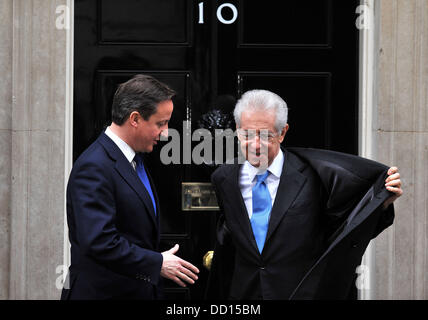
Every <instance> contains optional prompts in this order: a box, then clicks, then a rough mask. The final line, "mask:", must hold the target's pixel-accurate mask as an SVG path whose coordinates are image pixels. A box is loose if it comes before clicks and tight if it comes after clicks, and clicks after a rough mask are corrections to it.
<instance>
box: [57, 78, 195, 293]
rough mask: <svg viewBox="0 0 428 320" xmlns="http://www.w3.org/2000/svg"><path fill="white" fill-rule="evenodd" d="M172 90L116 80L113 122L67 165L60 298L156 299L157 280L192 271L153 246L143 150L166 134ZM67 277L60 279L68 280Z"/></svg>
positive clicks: (155, 203) (152, 200) (151, 191)
mask: <svg viewBox="0 0 428 320" xmlns="http://www.w3.org/2000/svg"><path fill="white" fill-rule="evenodd" d="M174 94H175V92H174V91H173V90H171V89H170V88H169V87H168V86H166V85H165V84H163V83H161V82H159V81H158V80H156V79H154V78H153V77H150V76H146V75H137V76H135V77H134V78H132V79H131V80H129V81H127V82H125V83H123V84H121V85H120V86H119V88H118V90H117V91H116V93H115V96H114V99H113V105H112V124H111V125H110V126H109V127H108V128H107V129H106V131H105V132H103V133H102V134H101V135H100V136H99V138H98V139H97V140H96V141H95V142H94V143H93V144H92V145H91V146H89V148H88V149H87V150H85V152H83V153H82V155H81V156H80V157H79V158H78V159H77V161H76V162H75V164H74V167H73V170H72V172H71V175H70V179H69V182H68V187H67V221H68V228H69V239H70V243H71V266H70V268H69V274H68V277H69V279H68V281H67V282H68V288H64V289H63V291H62V295H61V299H63V300H66V299H160V298H162V289H161V288H162V285H161V283H162V279H161V277H163V278H168V279H171V280H173V281H175V282H176V283H177V284H179V285H180V286H186V284H185V283H190V284H193V283H194V282H195V281H196V280H197V278H198V277H197V275H196V273H198V272H199V270H198V269H197V268H196V267H195V266H193V265H192V264H190V263H189V262H187V261H185V260H183V259H181V258H179V257H178V256H176V255H175V253H176V252H177V251H178V245H175V246H174V247H173V248H171V249H170V250H168V251H165V252H162V253H160V252H158V248H159V214H160V212H159V211H160V210H159V200H158V197H157V195H156V191H155V187H154V184H153V181H152V179H151V177H150V174H149V173H148V172H147V170H146V169H145V167H144V156H143V153H147V152H151V151H152V150H153V146H154V145H155V144H157V141H158V140H159V138H160V135H161V134H162V135H164V134H167V130H168V122H169V120H170V118H171V114H172V111H173V103H172V100H171V99H172V97H173V96H174ZM67 282H66V283H67Z"/></svg>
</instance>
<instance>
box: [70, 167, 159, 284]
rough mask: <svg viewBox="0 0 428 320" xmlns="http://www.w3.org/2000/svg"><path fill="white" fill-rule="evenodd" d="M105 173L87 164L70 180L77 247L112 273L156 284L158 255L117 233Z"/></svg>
mask: <svg viewBox="0 0 428 320" xmlns="http://www.w3.org/2000/svg"><path fill="white" fill-rule="evenodd" d="M106 172H108V168H106V167H105V166H104V167H103V165H102V164H99V163H93V162H92V163H91V162H87V163H84V164H82V165H79V166H78V168H77V169H76V171H75V172H74V174H73V175H72V177H71V178H70V182H69V186H68V195H69V200H70V202H71V204H70V206H71V208H72V209H71V210H72V213H71V212H70V213H71V214H72V219H73V222H74V224H73V225H74V229H75V230H73V232H74V233H75V237H76V240H77V242H78V244H79V247H80V249H81V250H82V253H83V254H85V255H86V256H89V257H90V258H92V259H94V260H95V261H97V262H98V263H100V264H102V265H103V266H105V267H106V268H108V269H110V270H112V271H114V272H116V273H119V274H122V275H125V276H128V277H132V278H134V279H135V278H137V279H140V278H142V277H146V278H147V277H150V279H151V280H150V282H152V283H153V284H157V283H158V280H159V275H160V269H161V266H162V261H163V258H162V254H160V253H159V252H155V251H152V250H148V249H144V248H141V247H139V246H137V245H136V244H134V243H132V242H130V241H129V240H128V239H126V238H125V237H123V236H122V235H121V234H120V232H119V231H118V230H117V228H116V224H115V223H116V201H115V194H114V189H113V188H114V184H113V182H112V181H110V179H109V176H108V174H106ZM130 201H131V200H130ZM70 213H69V214H70Z"/></svg>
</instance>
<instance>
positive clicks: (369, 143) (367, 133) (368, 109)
mask: <svg viewBox="0 0 428 320" xmlns="http://www.w3.org/2000/svg"><path fill="white" fill-rule="evenodd" d="M360 3H361V5H365V6H366V8H369V9H370V14H371V17H373V18H374V19H372V21H371V22H370V27H369V28H368V29H361V30H360V39H359V82H358V86H359V88H358V92H359V93H358V105H359V110H358V124H359V125H358V129H359V130H358V154H359V155H360V156H362V157H365V158H369V159H373V158H374V153H373V150H374V136H373V120H374V119H373V115H374V114H375V113H374V111H375V109H374V108H375V104H376V101H377V100H376V99H377V96H376V92H375V91H374V85H375V80H376V69H377V65H378V63H377V59H376V52H377V43H378V36H379V16H380V15H379V9H380V4H379V1H375V0H360ZM67 7H68V9H69V10H68V14H69V23H70V24H69V29H67V30H66V31H67V32H66V38H67V39H66V43H67V49H66V50H67V57H66V61H67V65H66V78H67V81H66V83H65V87H66V89H65V92H66V101H65V124H64V125H65V138H64V155H65V156H64V161H65V163H64V168H65V170H64V192H66V189H67V183H68V177H69V175H70V172H71V169H72V166H73V94H74V90H73V83H74V0H67ZM63 214H64V228H63V230H64V245H63V250H64V255H63V257H64V258H63V265H64V266H65V269H64V270H68V267H69V266H70V262H71V253H70V242H69V239H68V226H67V212H66V196H65V195H64V212H63ZM374 258H375V257H374V250H373V244H372V242H370V244H369V246H368V248H367V250H366V252H365V254H364V256H363V260H362V265H364V266H367V267H368V270H369V271H370V273H369V277H368V283H367V285H368V289H363V290H358V299H360V300H371V299H373V298H374V296H375V295H374V292H373V290H374V289H375V288H374V284H375V283H376V281H375V273H374V272H373V271H374V270H375V259H374ZM63 276H64V279H65V276H66V272H64V273H63Z"/></svg>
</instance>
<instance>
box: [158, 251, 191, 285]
mask: <svg viewBox="0 0 428 320" xmlns="http://www.w3.org/2000/svg"><path fill="white" fill-rule="evenodd" d="M178 249H179V246H178V244H176V245H175V246H174V247H172V248H171V249H169V250H168V251H164V252H162V256H163V263H162V268H161V272H160V274H161V276H162V277H164V278H167V279H170V280H172V281H174V282H175V283H177V284H178V285H179V286H181V287H186V284H185V283H184V282H187V283H190V284H194V283H195V281H196V280H197V279H198V276H197V275H196V273H199V269H198V268H196V267H195V266H194V265H193V264H191V263H190V262H187V261H186V260H183V259H181V258H179V257H177V256H176V255H175V254H176V253H177V251H178ZM183 281H184V282H183Z"/></svg>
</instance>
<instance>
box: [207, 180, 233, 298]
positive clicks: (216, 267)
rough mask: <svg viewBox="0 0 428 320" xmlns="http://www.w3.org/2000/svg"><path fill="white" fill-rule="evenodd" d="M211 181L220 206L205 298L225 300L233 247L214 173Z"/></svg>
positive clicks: (228, 285) (228, 284)
mask: <svg viewBox="0 0 428 320" xmlns="http://www.w3.org/2000/svg"><path fill="white" fill-rule="evenodd" d="M211 181H212V183H213V186H214V189H215V192H216V196H217V201H218V205H219V207H220V217H219V219H218V221H217V228H216V243H215V246H214V256H213V261H212V263H211V270H210V273H209V276H208V283H207V289H206V292H205V298H206V299H210V300H226V299H228V297H229V291H230V286H231V282H232V275H233V270H234V261H235V248H234V245H233V242H232V239H231V236H230V231H229V229H228V228H227V224H226V220H225V216H224V212H223V201H222V198H221V195H220V193H219V192H218V189H217V184H216V182H215V181H216V179H215V177H214V175H213V177H212V179H211Z"/></svg>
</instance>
